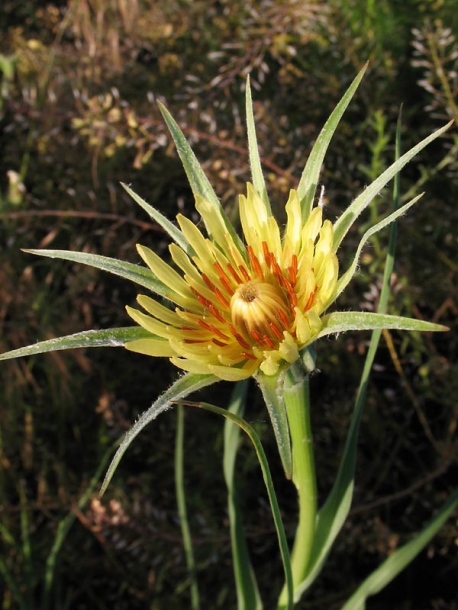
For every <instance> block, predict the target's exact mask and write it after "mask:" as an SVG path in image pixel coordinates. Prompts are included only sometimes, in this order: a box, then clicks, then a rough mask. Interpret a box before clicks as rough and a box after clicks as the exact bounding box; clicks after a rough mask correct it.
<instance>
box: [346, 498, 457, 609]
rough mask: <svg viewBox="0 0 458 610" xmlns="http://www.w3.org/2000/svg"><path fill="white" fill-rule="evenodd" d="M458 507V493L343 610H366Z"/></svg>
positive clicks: (379, 570) (384, 564) (395, 554)
mask: <svg viewBox="0 0 458 610" xmlns="http://www.w3.org/2000/svg"><path fill="white" fill-rule="evenodd" d="M457 505H458V491H457V492H455V493H454V494H453V496H452V497H451V498H450V499H449V501H448V502H447V503H446V504H444V506H443V507H442V508H441V509H440V510H439V512H438V513H437V515H435V517H434V518H433V519H431V521H430V522H429V523H428V525H427V526H426V527H425V528H424V529H423V530H422V531H421V532H420V533H419V534H418V535H417V536H415V538H414V539H413V540H411V541H410V542H408V543H407V544H405V545H404V546H402V547H401V548H399V549H397V550H396V551H395V552H394V553H393V554H392V555H390V557H388V559H386V560H385V561H384V562H383V563H382V565H381V566H380V567H379V568H377V569H376V570H374V572H372V574H371V575H370V576H368V578H366V580H365V581H364V582H363V583H362V584H361V585H360V586H359V587H358V589H357V590H356V591H355V593H354V594H353V595H352V596H351V597H350V599H349V600H348V601H347V603H346V604H345V605H344V606H343V607H342V610H364V609H365V608H366V600H367V598H368V597H370V596H372V595H375V594H376V593H379V592H380V591H381V590H382V589H383V588H384V587H386V586H387V585H388V584H389V583H390V582H391V581H392V580H393V579H394V578H396V576H397V575H398V574H399V573H400V572H402V570H403V569H404V568H406V567H407V566H408V565H409V564H410V563H411V562H412V561H413V560H414V559H415V557H416V556H417V555H418V554H419V553H420V552H421V551H422V550H423V549H424V548H425V546H426V545H427V544H428V542H429V541H430V540H431V539H432V538H433V537H434V536H435V535H436V534H437V532H438V531H439V529H440V528H441V527H442V526H443V525H444V523H445V522H446V521H447V519H448V518H449V517H450V515H451V514H452V513H453V511H454V510H455V508H456V506H457Z"/></svg>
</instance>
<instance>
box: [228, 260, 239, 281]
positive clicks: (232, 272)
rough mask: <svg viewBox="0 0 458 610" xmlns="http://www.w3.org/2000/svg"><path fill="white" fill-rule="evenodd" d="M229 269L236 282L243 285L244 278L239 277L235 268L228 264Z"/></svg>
mask: <svg viewBox="0 0 458 610" xmlns="http://www.w3.org/2000/svg"><path fill="white" fill-rule="evenodd" d="M227 268H228V269H229V273H230V274H231V275H232V277H233V278H234V280H235V281H236V282H237V283H238V284H241V283H242V278H241V277H240V276H239V275H238V273H237V271H236V270H235V269H234V267H233V266H232V265H231V263H228V264H227Z"/></svg>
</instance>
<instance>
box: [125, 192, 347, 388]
mask: <svg viewBox="0 0 458 610" xmlns="http://www.w3.org/2000/svg"><path fill="white" fill-rule="evenodd" d="M196 199H197V201H196V208H197V210H198V212H199V213H200V214H201V216H202V219H203V220H204V223H205V225H206V227H207V232H208V237H204V235H202V233H201V232H200V230H199V229H198V228H197V227H196V225H195V224H194V223H192V222H191V221H190V220H189V219H187V218H185V217H184V216H182V215H179V216H178V217H177V221H178V224H179V226H180V229H181V231H182V233H183V235H184V237H185V238H186V240H187V242H188V243H189V245H190V247H191V249H192V251H193V253H192V254H191V255H190V256H188V254H186V252H184V250H183V249H182V248H180V247H179V246H178V245H177V244H172V245H171V246H170V255H171V257H172V260H173V262H174V263H175V265H176V267H177V268H178V269H179V273H177V271H175V270H174V269H173V268H172V267H170V266H169V265H167V264H166V263H164V261H163V260H162V259H161V258H160V257H159V256H158V255H157V254H155V253H154V252H152V251H151V250H150V249H148V248H145V247H143V246H139V247H138V250H139V253H140V255H141V257H142V258H143V260H144V261H145V263H146V264H147V265H148V266H149V268H150V269H151V271H152V272H153V274H154V275H155V276H156V277H157V278H159V279H160V280H161V281H162V282H163V283H164V284H165V285H166V286H167V288H168V294H167V297H168V299H169V300H170V301H171V302H172V303H174V305H175V308H174V310H171V309H168V308H166V307H164V306H163V305H161V304H160V303H158V302H157V301H156V300H153V299H151V298H150V297H147V296H144V295H141V296H139V297H138V302H139V304H140V305H141V306H142V307H143V309H144V310H145V311H146V312H147V313H146V314H145V313H142V312H140V311H138V310H136V309H133V308H130V307H128V312H129V315H130V316H131V317H132V318H133V319H134V320H135V321H136V322H137V323H138V324H140V326H142V327H143V328H145V329H146V330H148V331H150V332H151V333H152V335H154V336H152V337H151V338H150V339H149V338H146V339H139V340H137V341H133V342H131V343H128V344H127V345H126V347H127V348H128V349H131V350H133V351H137V352H141V353H144V354H148V355H151V356H168V357H170V359H171V361H172V362H173V363H174V364H175V365H176V366H178V367H180V368H182V369H184V370H186V371H190V372H194V373H211V374H213V375H216V376H217V377H220V378H221V379H227V380H230V381H235V380H239V379H244V378H246V377H249V376H250V375H252V374H253V373H254V372H255V371H256V370H257V369H258V368H260V369H261V371H262V372H263V373H265V374H267V375H274V374H276V373H277V372H278V371H279V369H280V367H282V366H283V365H287V364H291V363H293V362H295V361H296V360H297V359H298V357H299V350H300V349H301V348H303V347H305V346H306V345H308V344H309V343H311V342H312V341H313V340H314V339H315V338H316V336H317V334H318V332H319V331H320V329H321V319H320V316H321V315H322V314H323V312H324V311H325V309H326V308H327V307H328V305H329V304H330V303H332V301H333V299H334V297H335V294H336V284H337V276H338V262H337V257H336V255H335V252H334V251H333V241H334V240H333V227H332V224H331V222H330V221H329V220H325V221H324V222H323V220H322V208H321V207H317V208H315V209H314V210H313V211H312V213H311V214H310V216H309V218H308V219H307V221H306V222H305V223H304V224H302V222H301V208H300V201H299V197H298V195H297V192H296V191H294V190H292V191H291V193H290V197H289V200H288V202H287V204H286V213H287V223H286V227H285V230H284V234H283V236H282V237H281V235H280V229H279V226H278V223H277V221H276V219H275V218H274V216H272V214H270V213H269V211H268V209H267V207H266V206H265V204H264V202H263V201H262V199H261V197H260V196H259V195H258V193H257V192H256V190H255V188H254V187H253V185H251V184H248V186H247V196H244V195H241V196H240V197H239V212H240V220H241V225H242V230H243V236H244V244H246V245H241V244H240V243H238V242H236V241H235V240H234V239H233V237H232V236H231V234H230V233H229V231H228V230H227V227H226V225H225V223H224V219H223V217H222V216H221V214H220V213H219V211H218V210H217V209H216V208H215V207H214V206H212V205H211V204H210V203H209V202H208V201H206V200H205V199H203V198H202V197H199V196H198V197H197V198H196Z"/></svg>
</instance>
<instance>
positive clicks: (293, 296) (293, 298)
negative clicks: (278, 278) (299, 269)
mask: <svg viewBox="0 0 458 610" xmlns="http://www.w3.org/2000/svg"><path fill="white" fill-rule="evenodd" d="M283 282H284V286H285V288H286V290H287V291H288V294H289V298H290V301H291V305H292V306H293V307H296V305H297V296H296V293H295V292H294V288H293V287H292V286H291V284H290V282H289V281H288V280H287V279H286V278H283Z"/></svg>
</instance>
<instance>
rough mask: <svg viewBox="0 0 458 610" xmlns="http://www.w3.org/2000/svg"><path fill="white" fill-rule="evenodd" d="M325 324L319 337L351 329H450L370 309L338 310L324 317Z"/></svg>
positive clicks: (436, 330) (434, 330)
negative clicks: (373, 311)
mask: <svg viewBox="0 0 458 610" xmlns="http://www.w3.org/2000/svg"><path fill="white" fill-rule="evenodd" d="M322 323H323V326H322V328H321V330H320V332H319V333H318V338H320V337H325V336H326V335H332V334H334V333H343V332H348V331H350V330H374V329H384V328H388V329H392V330H417V331H423V332H427V331H430V332H444V331H446V330H449V329H448V328H447V326H442V324H434V323H433V322H425V321H424V320H416V319H415V318H404V317H403V316H391V315H388V314H383V313H372V312H368V311H348V312H347V311H336V312H334V313H330V314H327V315H325V316H323V318H322Z"/></svg>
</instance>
